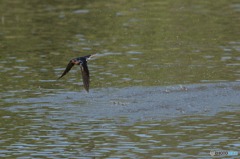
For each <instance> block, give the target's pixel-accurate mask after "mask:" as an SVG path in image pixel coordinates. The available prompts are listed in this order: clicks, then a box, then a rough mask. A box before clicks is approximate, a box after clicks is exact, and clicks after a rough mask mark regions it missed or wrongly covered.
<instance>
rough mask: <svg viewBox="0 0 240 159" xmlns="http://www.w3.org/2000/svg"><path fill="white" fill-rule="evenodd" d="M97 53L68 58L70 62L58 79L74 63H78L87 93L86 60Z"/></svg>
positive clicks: (88, 78)
mask: <svg viewBox="0 0 240 159" xmlns="http://www.w3.org/2000/svg"><path fill="white" fill-rule="evenodd" d="M97 54H98V53H96V54H90V55H87V56H83V57H77V58H74V59H72V60H70V62H69V63H68V65H67V67H66V69H65V71H64V72H63V74H62V75H61V76H60V77H59V78H58V79H60V78H62V77H63V76H64V75H66V74H67V73H68V72H69V71H70V70H71V68H72V67H73V66H74V65H79V66H80V68H81V72H82V78H83V85H84V88H85V90H86V92H87V93H88V92H89V81H90V77H89V71H88V66H87V61H88V60H89V59H90V58H91V57H93V56H96V55H97Z"/></svg>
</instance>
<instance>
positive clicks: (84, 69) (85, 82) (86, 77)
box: [80, 63, 90, 93]
mask: <svg viewBox="0 0 240 159" xmlns="http://www.w3.org/2000/svg"><path fill="white" fill-rule="evenodd" d="M80 67H81V71H82V78H83V85H84V88H85V90H86V92H87V93H88V91H89V81H90V78H89V71H88V67H87V63H84V64H80Z"/></svg>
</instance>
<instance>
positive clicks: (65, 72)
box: [58, 60, 74, 79]
mask: <svg viewBox="0 0 240 159" xmlns="http://www.w3.org/2000/svg"><path fill="white" fill-rule="evenodd" d="M73 66H74V63H73V62H72V60H71V61H70V62H69V63H68V65H67V67H66V69H65V71H64V72H63V74H62V76H61V77H63V76H64V75H65V74H67V73H68V71H70V70H71V68H72V67H73ZM61 77H59V78H58V79H60V78H61Z"/></svg>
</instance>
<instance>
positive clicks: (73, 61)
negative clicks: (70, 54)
mask: <svg viewBox="0 0 240 159" xmlns="http://www.w3.org/2000/svg"><path fill="white" fill-rule="evenodd" d="M72 63H74V64H75V65H80V63H81V61H80V60H79V61H77V60H75V59H73V60H72Z"/></svg>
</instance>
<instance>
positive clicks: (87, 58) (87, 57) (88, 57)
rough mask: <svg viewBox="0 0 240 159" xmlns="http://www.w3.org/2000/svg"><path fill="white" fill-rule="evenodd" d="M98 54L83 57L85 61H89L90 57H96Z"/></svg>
mask: <svg viewBox="0 0 240 159" xmlns="http://www.w3.org/2000/svg"><path fill="white" fill-rule="evenodd" d="M97 54H98V53H96V54H91V55H87V56H84V57H85V58H86V61H87V60H89V59H90V58H91V57H93V56H96V55H97Z"/></svg>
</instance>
